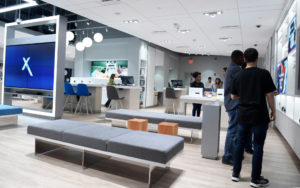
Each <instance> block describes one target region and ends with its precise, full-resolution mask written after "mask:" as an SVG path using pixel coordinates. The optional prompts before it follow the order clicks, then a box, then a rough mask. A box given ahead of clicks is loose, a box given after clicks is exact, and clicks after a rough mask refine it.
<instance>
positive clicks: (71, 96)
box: [64, 83, 77, 112]
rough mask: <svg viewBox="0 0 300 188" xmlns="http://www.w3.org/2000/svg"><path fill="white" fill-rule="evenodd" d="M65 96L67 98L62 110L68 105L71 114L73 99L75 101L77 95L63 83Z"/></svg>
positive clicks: (70, 87) (71, 87)
mask: <svg viewBox="0 0 300 188" xmlns="http://www.w3.org/2000/svg"><path fill="white" fill-rule="evenodd" d="M65 95H66V96H67V97H66V100H65V104H64V108H65V107H66V105H70V106H71V108H70V110H71V112H73V104H74V99H75V101H76V96H77V94H76V93H75V92H74V89H73V86H72V85H71V84H70V83H65Z"/></svg>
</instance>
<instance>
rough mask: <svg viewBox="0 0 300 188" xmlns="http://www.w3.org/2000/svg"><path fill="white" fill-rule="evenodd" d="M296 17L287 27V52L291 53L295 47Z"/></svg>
mask: <svg viewBox="0 0 300 188" xmlns="http://www.w3.org/2000/svg"><path fill="white" fill-rule="evenodd" d="M296 21H297V20H296V17H294V18H293V19H292V21H291V23H290V25H289V44H288V45H289V47H288V51H289V52H291V51H292V50H293V49H294V48H295V47H296V29H297V22H296Z"/></svg>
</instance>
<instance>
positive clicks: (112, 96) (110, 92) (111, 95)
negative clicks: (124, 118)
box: [106, 86, 124, 109]
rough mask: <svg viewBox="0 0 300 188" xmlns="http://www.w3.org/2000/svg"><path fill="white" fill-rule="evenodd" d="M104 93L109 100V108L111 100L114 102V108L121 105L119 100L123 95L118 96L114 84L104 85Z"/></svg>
mask: <svg viewBox="0 0 300 188" xmlns="http://www.w3.org/2000/svg"><path fill="white" fill-rule="evenodd" d="M106 94H107V98H108V99H109V100H111V103H110V105H109V108H111V106H112V103H113V102H116V103H115V108H116V109H118V107H119V106H120V107H121V108H122V107H123V105H122V102H121V100H123V99H124V97H120V96H119V93H118V90H117V88H115V87H114V86H106Z"/></svg>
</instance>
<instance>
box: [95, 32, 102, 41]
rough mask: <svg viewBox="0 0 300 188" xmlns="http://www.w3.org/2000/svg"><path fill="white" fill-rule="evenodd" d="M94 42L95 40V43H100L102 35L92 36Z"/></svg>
mask: <svg viewBox="0 0 300 188" xmlns="http://www.w3.org/2000/svg"><path fill="white" fill-rule="evenodd" d="M94 40H95V42H102V40H103V35H102V34H101V33H95V34H94Z"/></svg>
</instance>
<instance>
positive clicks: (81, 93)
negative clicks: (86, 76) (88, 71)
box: [75, 84, 93, 114]
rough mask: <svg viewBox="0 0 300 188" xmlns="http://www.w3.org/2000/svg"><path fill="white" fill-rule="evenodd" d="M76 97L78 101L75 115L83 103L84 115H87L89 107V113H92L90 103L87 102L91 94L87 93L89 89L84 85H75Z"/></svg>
mask: <svg viewBox="0 0 300 188" xmlns="http://www.w3.org/2000/svg"><path fill="white" fill-rule="evenodd" d="M77 96H78V97H79V101H78V103H77V106H76V110H75V114H76V113H77V110H78V108H79V106H80V112H81V107H82V104H83V103H85V106H86V113H87V114H89V106H90V107H91V113H93V110H92V106H91V103H90V102H89V97H90V96H91V93H90V92H89V89H88V87H87V85H86V84H78V85H77Z"/></svg>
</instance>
